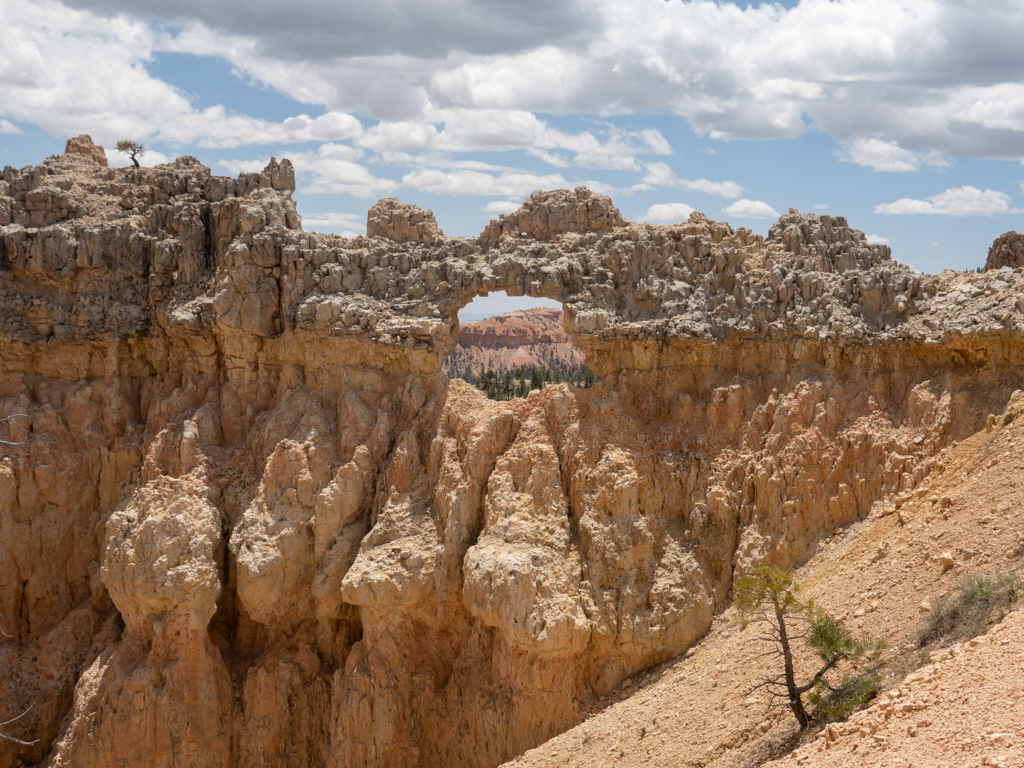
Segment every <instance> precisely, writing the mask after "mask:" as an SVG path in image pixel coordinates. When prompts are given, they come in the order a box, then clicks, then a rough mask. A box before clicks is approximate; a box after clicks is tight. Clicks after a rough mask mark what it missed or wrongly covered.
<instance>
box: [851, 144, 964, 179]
mask: <svg viewBox="0 0 1024 768" xmlns="http://www.w3.org/2000/svg"><path fill="white" fill-rule="evenodd" d="M836 156H837V157H838V158H839V159H840V160H842V161H843V162H844V163H856V164H857V165H860V166H864V167H865V168H873V169H874V170H876V171H883V172H906V171H916V170H918V169H919V168H920V167H921V166H922V165H928V166H931V167H933V168H946V167H948V166H949V161H947V160H945V159H944V158H943V157H941V156H940V155H939V154H938V153H937V152H935V151H931V152H911V151H910V150H909V149H904V148H902V147H900V146H899V144H897V143H896V142H895V141H883V140H881V139H857V140H856V141H852V142H849V143H848V144H846V145H845V146H844V147H843V148H842V149H841V150H839V151H838V152H836Z"/></svg>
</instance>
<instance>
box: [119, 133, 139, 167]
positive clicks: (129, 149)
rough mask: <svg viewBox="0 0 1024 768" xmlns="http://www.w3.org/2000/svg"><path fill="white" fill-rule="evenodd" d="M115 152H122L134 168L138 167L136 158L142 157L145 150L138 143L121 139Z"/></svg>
mask: <svg viewBox="0 0 1024 768" xmlns="http://www.w3.org/2000/svg"><path fill="white" fill-rule="evenodd" d="M117 151H118V152H124V154H126V155H128V157H129V158H130V159H131V161H132V162H133V163H135V167H136V168H138V167H140V166H139V161H138V160H137V159H136V158H139V157H142V156H143V155H144V154H146V148H145V147H144V146H142V145H141V144H139V142H137V141H131V140H130V139H121V140H120V141H119V142H117Z"/></svg>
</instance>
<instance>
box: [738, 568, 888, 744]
mask: <svg viewBox="0 0 1024 768" xmlns="http://www.w3.org/2000/svg"><path fill="white" fill-rule="evenodd" d="M799 592H800V584H799V583H798V582H797V580H796V574H795V573H793V571H791V570H782V569H780V568H773V567H772V566H769V565H764V564H763V563H762V564H760V565H758V566H756V567H755V568H754V569H753V570H752V571H751V572H750V574H748V575H747V576H744V577H743V578H742V579H740V580H739V581H738V582H736V586H735V600H736V605H737V607H738V608H739V609H740V616H739V621H740V623H741V624H744V625H745V624H748V623H756V624H764V625H766V627H767V636H766V637H762V638H760V639H761V640H763V641H764V642H766V643H769V644H771V645H772V646H774V647H773V648H771V649H770V650H769V651H768V652H767V653H768V655H775V656H778V657H781V659H782V664H783V670H782V671H781V672H777V673H774V674H770V675H768V676H766V677H765V678H764V680H762V681H761V682H760V683H758V684H757V685H755V686H754V687H753V689H752V691H751V692H753V690H757V689H762V688H763V689H765V690H766V691H767V692H768V696H769V700H770V704H771V705H776V706H788V707H789V708H790V710H791V711H792V712H793V716H794V717H796V720H797V722H798V723H799V724H800V728H801V729H804V728H807V726H808V725H810V722H811V719H812V715H810V714H808V712H807V709H806V708H805V707H804V702H803V697H804V695H805V694H808V693H811V695H810V696H809V697H808V699H809V701H810V702H811V703H812V704H814V705H815V706H816V707H817V710H816V712H815V714H817V713H818V712H819V711H820V713H821V715H822V716H824V717H827V718H829V719H837V720H838V719H842V718H844V717H845V716H846V715H847V714H849V712H850V711H852V710H853V709H854V708H855V707H857V706H859V705H861V704H863V703H864V702H866V701H868V700H869V699H871V698H872V697H873V696H874V695H875V692H876V691H877V690H878V687H879V686H880V685H881V678H880V677H879V676H878V675H877V666H878V664H879V663H880V660H881V652H882V649H884V648H885V642H884V641H881V640H878V641H876V640H856V639H854V637H853V635H852V634H851V633H850V630H848V629H847V628H846V627H845V626H844V625H843V623H842V622H841V621H839V619H836V618H833V617H832V616H830V615H829V614H827V613H826V612H825V611H823V610H822V609H821V608H819V607H818V606H816V605H815V604H814V602H813V601H811V600H807V601H804V600H801V599H800V597H799ZM798 625H799V626H800V627H801V629H802V630H803V631H800V632H798V633H797V634H794V630H795V629H796V627H797V626H798ZM796 639H804V640H806V643H807V645H808V646H809V647H810V648H812V649H813V650H814V651H815V652H816V653H817V655H818V657H819V658H820V659H821V661H822V662H823V666H822V667H821V668H820V669H819V670H818V671H817V672H816V673H815V674H814V676H813V677H812V678H811V679H810V680H809V681H808V682H806V683H804V684H803V685H798V684H797V680H796V671H795V668H794V662H793V645H792V644H793V640H796ZM862 661H866V662H867V664H866V665H865V666H864V667H862V668H861V669H860V671H859V674H856V675H850V674H847V675H846V676H844V677H843V679H842V680H841V682H840V683H839V684H838V686H833V685H832V684H831V683H830V681H829V677H830V675H831V673H833V672H834V671H836V670H837V669H838V668H840V667H842V666H849V667H854V666H855V665H857V664H858V663H859V662H862Z"/></svg>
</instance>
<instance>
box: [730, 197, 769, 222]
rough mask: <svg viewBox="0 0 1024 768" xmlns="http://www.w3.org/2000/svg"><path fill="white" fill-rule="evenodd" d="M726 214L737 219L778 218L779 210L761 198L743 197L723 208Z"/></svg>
mask: <svg viewBox="0 0 1024 768" xmlns="http://www.w3.org/2000/svg"><path fill="white" fill-rule="evenodd" d="M722 213H724V214H725V215H726V216H731V217H732V218H735V219H777V218H778V217H779V215H780V214H779V212H778V211H776V210H775V209H774V208H772V207H771V206H770V205H768V203H765V202H763V201H761V200H748V199H746V198H743V199H741V200H737V201H736V202H735V203H733V204H732V205H730V206H728V207H726V208H724V209H723V210H722Z"/></svg>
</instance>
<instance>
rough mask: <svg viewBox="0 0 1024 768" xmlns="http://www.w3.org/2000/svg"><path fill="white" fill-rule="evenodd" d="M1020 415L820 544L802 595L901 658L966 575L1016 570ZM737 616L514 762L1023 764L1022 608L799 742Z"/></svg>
mask: <svg viewBox="0 0 1024 768" xmlns="http://www.w3.org/2000/svg"><path fill="white" fill-rule="evenodd" d="M1022 412H1024V398H1021V397H1020V396H1019V395H1018V396H1016V397H1015V398H1014V400H1013V401H1011V403H1010V405H1009V406H1008V408H1007V413H1006V414H1005V416H1004V415H1000V416H998V417H992V418H990V427H989V429H987V430H984V431H982V432H980V433H978V434H976V435H974V436H973V437H971V438H969V439H968V440H965V441H963V442H962V443H961V444H959V445H957V446H954V447H952V448H950V449H947V450H946V451H945V452H943V453H942V454H941V455H940V457H939V464H940V466H939V468H938V469H937V470H936V471H935V472H934V473H933V475H932V476H931V478H930V479H929V480H928V481H926V482H925V483H924V484H923V485H922V486H920V487H919V488H918V489H917V490H916V491H915V492H913V493H912V494H910V493H907V494H903V495H902V497H900V498H898V499H888V500H884V501H883V502H880V503H878V504H876V506H875V509H874V511H873V513H872V515H871V516H870V518H869V519H867V520H863V521H861V522H859V523H856V524H854V525H853V526H851V527H850V528H848V529H846V530H845V531H842V532H840V533H839V534H838V535H837V536H835V537H833V539H832V540H826V541H825V542H823V543H822V545H821V546H820V547H819V549H818V552H817V553H816V555H815V556H814V558H812V560H811V561H810V562H809V563H807V564H806V565H805V566H804V567H803V568H802V569H801V578H802V581H803V583H804V585H805V588H806V591H807V594H808V595H809V596H811V597H813V598H814V599H815V600H817V601H819V602H820V603H821V604H822V605H824V606H825V607H826V608H827V609H829V610H830V611H832V612H833V613H835V614H837V615H840V616H842V617H844V618H845V619H846V620H847V622H848V623H849V625H850V626H851V627H852V628H854V629H855V630H856V631H858V632H863V633H867V634H871V635H874V636H880V637H884V638H886V639H887V640H888V641H889V643H890V649H889V655H890V656H896V655H899V654H901V653H907V652H910V651H911V649H912V648H914V639H915V637H916V633H917V631H918V628H919V627H920V624H921V621H922V619H923V617H924V615H925V609H926V607H927V604H928V602H930V601H934V600H935V599H937V598H938V597H940V596H941V595H943V594H945V593H947V592H949V591H950V590H951V589H952V588H953V587H954V585H955V582H956V580H957V579H958V577H960V576H961V575H962V574H965V573H973V572H976V571H979V570H1012V569H1016V570H1018V571H1020V570H1022V568H1024V514H1022V509H1024V482H1022V479H1021V478H1022V469H1024V419H1019V418H1017V417H1018V416H1019V415H1020V414H1021V413H1022ZM1004 422H1009V423H1006V424H1004ZM894 502H900V504H899V509H898V510H896V509H895V506H896V504H895V503H894ZM947 556H951V557H952V559H953V563H954V564H953V565H952V567H946V566H944V565H943V563H942V561H943V558H944V557H947ZM732 614H733V611H732V610H731V609H730V610H729V611H726V613H725V614H724V615H722V616H719V617H717V618H716V621H715V625H714V627H713V628H712V630H711V631H710V632H709V633H708V635H707V636H706V637H705V639H704V640H703V641H702V642H701V643H700V644H699V645H698V646H697V647H696V648H694V649H692V650H691V655H690V656H689V658H680V659H676V660H675V661H672V662H668V663H666V664H664V665H662V666H661V667H660V668H658V669H656V670H653V671H652V674H649V675H647V676H644V677H643V678H642V679H637V680H634V681H632V685H627V686H624V687H623V688H622V689H620V691H619V692H618V695H615V696H613V697H611V698H609V699H606V700H603V701H595V702H590V703H589V705H588V709H589V710H590V711H591V712H593V713H595V714H593V715H592V716H591V717H590V718H589V719H588V720H587V721H586V722H585V723H583V724H581V725H579V726H577V727H576V728H574V729H573V730H571V731H569V732H567V733H564V734H562V735H561V736H559V737H557V738H555V739H553V740H551V741H549V742H547V743H546V744H543V745H541V746H540V747H538V748H536V749H534V750H531V751H530V752H528V753H527V754H526V755H524V756H522V758H521V759H520V760H518V761H517V762H516V764H517V765H519V766H524V765H525V766H560V765H568V766H613V765H614V766H637V765H650V766H752V765H760V764H763V763H764V762H765V761H766V760H768V759H770V758H771V757H776V758H779V757H782V759H781V761H780V762H778V763H772V765H779V766H787V768H788V767H789V766H798V765H799V766H826V765H827V766H864V768H867V767H868V766H883V765H887V766H900V767H901V768H902V767H903V766H914V767H915V768H922V767H924V766H981V765H1002V766H1020V765H1024V704H1022V701H1024V688H1022V681H1024V653H1022V649H1024V643H1022V641H1024V616H1022V615H1021V612H1019V611H1018V612H1015V613H1013V614H1010V616H1008V617H1007V618H1006V619H1005V620H1004V621H1003V623H1002V624H1001V625H999V626H997V627H995V628H994V629H993V630H992V631H991V632H990V633H989V635H987V636H986V637H982V638H980V639H979V640H976V641H974V642H973V643H968V644H964V645H963V646H957V647H954V648H953V650H952V651H951V652H950V653H951V656H950V654H949V653H946V652H945V651H940V652H936V653H934V654H933V658H935V659H938V661H937V663H933V664H930V665H928V666H926V667H924V668H923V669H921V670H919V671H914V672H912V673H911V674H910V675H909V676H908V677H907V678H906V679H905V680H904V679H902V678H903V676H902V675H899V676H898V677H894V678H892V679H890V680H887V682H886V691H887V693H886V694H883V695H882V696H881V697H879V699H878V700H876V703H875V704H874V705H873V706H872V707H871V708H870V709H869V710H868V711H867V712H865V713H862V714H859V715H855V718H854V720H852V721H851V722H850V723H846V724H838V725H834V726H833V727H832V730H831V731H830V732H827V733H825V732H823V734H824V735H819V736H818V738H815V734H814V733H811V734H806V735H804V736H803V738H802V739H801V738H800V734H798V733H796V730H795V728H794V721H793V719H792V717H790V716H788V715H785V714H782V713H770V714H769V713H767V712H766V710H765V706H764V701H763V700H762V699H761V698H759V697H758V696H757V695H755V696H747V691H748V686H749V683H750V681H752V680H755V679H757V676H758V670H759V668H760V665H761V664H762V662H761V661H760V660H759V659H758V658H757V653H758V652H759V648H758V645H757V643H756V642H752V637H753V633H752V631H751V630H745V631H744V630H740V629H739V627H738V626H736V625H735V624H733V623H732V622H731V621H730V619H731V617H732ZM925 661H927V660H925ZM889 691H892V692H893V693H889ZM844 734H845V735H844ZM836 738H837V739H838V740H837V741H835V742H834V743H833V740H834V739H836ZM801 741H802V742H803V744H804V746H802V747H800V746H799V745H800V743H801ZM826 743H828V748H827V749H826V747H825V744H826ZM794 749H795V750H796V751H795V752H792V750H794ZM791 752H792V756H790V754H791ZM783 756H785V757H783Z"/></svg>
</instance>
